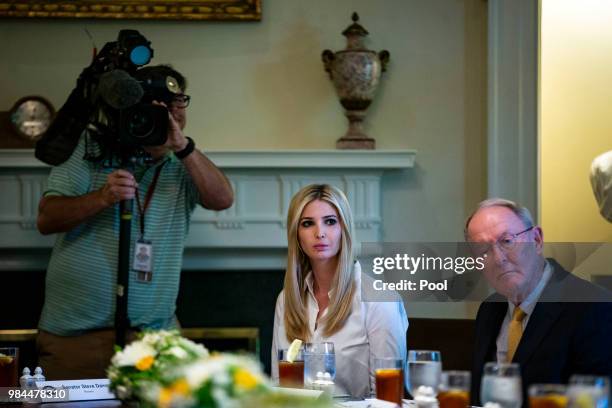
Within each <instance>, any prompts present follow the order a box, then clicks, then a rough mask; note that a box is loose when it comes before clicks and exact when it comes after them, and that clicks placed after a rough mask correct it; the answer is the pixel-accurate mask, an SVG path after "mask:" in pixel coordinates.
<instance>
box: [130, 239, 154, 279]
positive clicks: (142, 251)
mask: <svg viewBox="0 0 612 408" xmlns="http://www.w3.org/2000/svg"><path fill="white" fill-rule="evenodd" d="M133 269H134V270H135V271H136V272H138V275H137V276H138V280H139V281H140V282H151V279H152V278H153V245H152V244H151V241H145V240H144V239H139V240H138V241H136V246H135V247H134V263H133Z"/></svg>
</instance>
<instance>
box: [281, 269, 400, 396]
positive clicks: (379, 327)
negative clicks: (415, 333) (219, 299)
mask: <svg viewBox="0 0 612 408" xmlns="http://www.w3.org/2000/svg"><path fill="white" fill-rule="evenodd" d="M361 279H363V280H364V281H365V280H366V279H369V280H371V278H370V277H369V276H367V275H363V276H362V274H361V267H360V266H359V263H358V262H356V263H355V283H356V285H357V287H356V289H357V290H356V291H355V295H354V297H353V304H352V307H351V314H350V315H349V317H348V318H347V320H346V322H345V323H344V326H343V327H342V328H341V329H340V330H339V331H338V332H336V333H334V334H333V335H331V336H329V337H325V336H324V335H323V328H322V327H321V325H316V321H317V314H318V313H319V305H318V303H317V300H316V298H315V296H314V290H313V276H312V272H309V273H308V275H307V277H306V288H305V290H307V291H308V296H307V297H306V299H307V300H306V301H307V305H306V307H307V310H308V324H309V326H310V333H312V336H311V339H310V340H309V341H310V342H312V343H318V342H327V341H330V342H333V343H334V350H335V355H336V379H335V384H336V391H335V393H336V394H350V395H351V396H353V397H369V396H370V395H371V393H373V392H375V381H374V369H373V368H374V359H375V358H377V357H395V358H401V359H402V361H404V362H405V361H406V330H408V318H407V316H406V310H405V309H404V304H403V303H402V302H401V300H400V301H398V302H363V301H362V300H361ZM328 309H329V308H326V309H325V310H324V311H323V313H322V316H321V317H323V316H325V315H326V314H327V311H328ZM284 314H285V298H284V294H283V292H281V293H280V295H279V296H278V299H277V301H276V311H275V313H274V335H273V339H272V378H273V380H275V381H278V350H279V349H283V348H288V347H289V345H290V344H291V341H289V340H287V336H286V332H285V323H284ZM315 326H316V327H315ZM291 340H293V339H291Z"/></svg>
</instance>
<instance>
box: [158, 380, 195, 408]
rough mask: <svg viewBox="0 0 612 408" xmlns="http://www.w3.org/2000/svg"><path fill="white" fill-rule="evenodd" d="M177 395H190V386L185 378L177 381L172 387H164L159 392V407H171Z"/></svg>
mask: <svg viewBox="0 0 612 408" xmlns="http://www.w3.org/2000/svg"><path fill="white" fill-rule="evenodd" d="M176 395H181V396H188V395H189V384H187V381H186V380H185V379H184V378H181V379H178V380H176V381H175V382H174V383H173V384H172V385H171V386H169V387H164V388H162V389H161V390H160V391H159V399H158V406H159V407H161V408H164V407H169V406H170V403H171V402H172V399H173V398H174V396H176Z"/></svg>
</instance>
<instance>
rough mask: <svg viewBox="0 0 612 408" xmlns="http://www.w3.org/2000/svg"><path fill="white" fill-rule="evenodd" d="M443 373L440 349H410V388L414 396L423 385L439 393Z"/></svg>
mask: <svg viewBox="0 0 612 408" xmlns="http://www.w3.org/2000/svg"><path fill="white" fill-rule="evenodd" d="M441 374H442V357H441V356H440V352H439V351H432V350H408V389H409V391H410V394H411V395H412V396H413V397H414V395H415V393H416V391H417V390H418V388H419V387H421V386H427V387H431V388H432V389H433V391H434V393H436V394H437V392H438V387H439V386H440V375H441Z"/></svg>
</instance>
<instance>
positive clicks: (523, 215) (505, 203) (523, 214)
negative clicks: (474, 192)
mask: <svg viewBox="0 0 612 408" xmlns="http://www.w3.org/2000/svg"><path fill="white" fill-rule="evenodd" d="M489 207H505V208H507V209H509V210H510V211H512V212H513V213H514V215H516V216H517V217H519V219H520V220H521V221H522V222H523V224H525V227H526V228H530V227H533V226H534V222H533V217H532V216H531V212H529V210H528V209H527V207H523V206H521V205H519V204H517V203H515V202H514V201H510V200H506V199H505V198H498V197H493V198H487V199H486V200H483V201H481V202H480V203H478V205H477V206H476V209H475V210H474V211H473V212H472V214H470V216H469V217H468V218H467V220H466V221H465V228H464V230H463V235H464V236H465V238H466V240H467V231H468V226H469V225H470V221H472V218H474V215H476V213H477V212H478V211H480V210H482V209H483V208H489Z"/></svg>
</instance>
